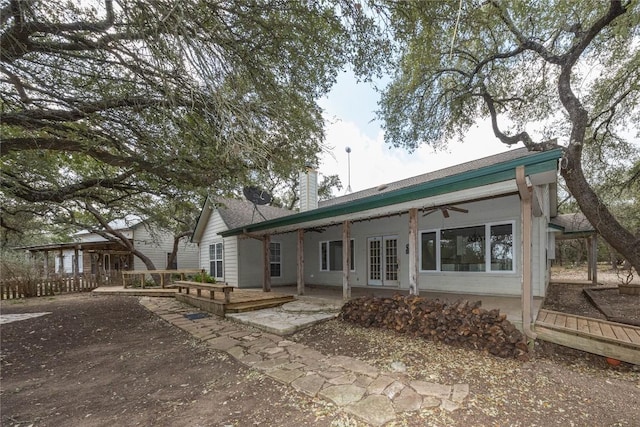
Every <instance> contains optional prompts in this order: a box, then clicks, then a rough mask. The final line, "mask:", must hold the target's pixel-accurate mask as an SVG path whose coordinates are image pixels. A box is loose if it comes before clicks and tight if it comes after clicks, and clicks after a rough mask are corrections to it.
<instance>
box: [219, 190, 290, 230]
mask: <svg viewBox="0 0 640 427" xmlns="http://www.w3.org/2000/svg"><path fill="white" fill-rule="evenodd" d="M214 205H215V207H216V209H218V212H219V213H220V216H221V217H222V220H223V221H224V223H225V224H227V227H229V229H232V228H237V227H242V226H245V225H249V224H254V223H256V222H262V221H268V220H270V219H274V218H280V217H281V216H286V215H291V214H292V213H293V211H290V210H289V209H284V208H278V207H275V206H269V205H254V204H253V203H251V202H250V201H248V200H239V199H222V198H221V199H217V200H216V201H215V202H214Z"/></svg>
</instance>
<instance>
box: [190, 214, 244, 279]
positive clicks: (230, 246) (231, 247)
mask: <svg viewBox="0 0 640 427" xmlns="http://www.w3.org/2000/svg"><path fill="white" fill-rule="evenodd" d="M227 229H228V228H227V225H226V224H225V223H224V221H223V220H222V217H220V214H219V213H218V211H215V210H214V211H213V212H212V213H211V216H210V217H209V221H208V223H207V225H206V228H205V230H204V232H203V234H202V238H201V240H200V243H199V250H200V260H199V261H200V266H199V268H203V269H204V270H205V271H207V272H209V245H211V244H213V243H218V242H222V244H223V261H224V262H223V270H224V278H223V281H225V282H227V283H229V284H230V285H233V286H238V238H237V237H235V236H234V237H226V238H224V239H223V238H222V237H221V236H219V235H218V232H220V231H225V230H227Z"/></svg>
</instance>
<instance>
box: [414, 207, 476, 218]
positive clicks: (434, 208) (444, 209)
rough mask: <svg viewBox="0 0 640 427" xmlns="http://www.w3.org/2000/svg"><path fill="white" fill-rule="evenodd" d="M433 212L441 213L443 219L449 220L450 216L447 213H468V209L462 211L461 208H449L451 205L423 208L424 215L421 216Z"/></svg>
mask: <svg viewBox="0 0 640 427" xmlns="http://www.w3.org/2000/svg"><path fill="white" fill-rule="evenodd" d="M435 211H440V212H442V216H444V217H445V218H449V216H450V215H449V211H454V212H461V213H469V210H468V209H463V208H459V207H457V206H451V205H442V206H432V207H430V208H425V209H424V214H423V215H422V216H427V215H429V214H431V213H433V212H435Z"/></svg>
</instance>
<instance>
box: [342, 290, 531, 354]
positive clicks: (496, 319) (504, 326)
mask: <svg viewBox="0 0 640 427" xmlns="http://www.w3.org/2000/svg"><path fill="white" fill-rule="evenodd" d="M480 305H481V302H480V301H477V302H474V303H471V302H469V301H465V300H460V301H456V302H454V303H449V302H445V301H441V300H438V299H427V298H423V297H419V296H404V295H395V296H393V297H389V298H378V297H361V298H356V299H353V300H351V301H349V302H347V303H346V304H345V305H344V306H343V307H342V311H341V313H340V318H341V319H342V320H345V321H349V322H352V323H356V324H358V325H361V326H365V327H378V328H386V329H391V330H394V331H396V332H399V333H403V334H410V335H413V336H417V337H423V338H426V339H429V340H432V341H435V342H444V343H446V344H452V345H456V346H460V347H466V348H474V349H478V350H481V351H485V352H488V353H491V354H493V355H496V356H499V357H505V358H509V357H515V358H519V357H522V356H524V355H526V353H527V351H528V349H527V343H526V340H525V337H524V335H523V334H522V333H521V332H520V331H519V330H518V329H516V327H515V326H513V324H512V323H511V322H509V321H508V320H507V319H506V317H507V316H506V314H500V311H499V310H497V309H495V310H485V309H483V308H481V307H480Z"/></svg>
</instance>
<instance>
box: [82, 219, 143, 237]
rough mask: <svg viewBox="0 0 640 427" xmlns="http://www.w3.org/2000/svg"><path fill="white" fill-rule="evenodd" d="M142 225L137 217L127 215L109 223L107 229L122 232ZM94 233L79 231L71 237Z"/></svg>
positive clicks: (92, 232) (141, 221)
mask: <svg viewBox="0 0 640 427" xmlns="http://www.w3.org/2000/svg"><path fill="white" fill-rule="evenodd" d="M142 223H143V220H142V218H140V217H139V216H137V215H127V216H126V217H124V218H119V219H114V220H113V221H110V222H109V223H108V225H109V227H111V228H112V229H114V230H116V231H124V230H131V229H133V228H135V227H137V226H138V225H140V224H142ZM101 230H104V228H102V229H101ZM94 233H95V231H92V230H80V231H78V232H76V233H74V234H73V235H74V236H82V235H85V234H94Z"/></svg>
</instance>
